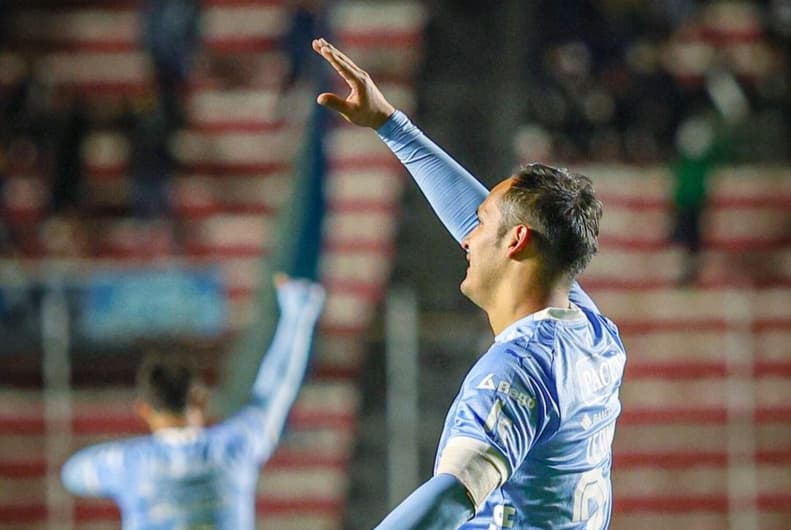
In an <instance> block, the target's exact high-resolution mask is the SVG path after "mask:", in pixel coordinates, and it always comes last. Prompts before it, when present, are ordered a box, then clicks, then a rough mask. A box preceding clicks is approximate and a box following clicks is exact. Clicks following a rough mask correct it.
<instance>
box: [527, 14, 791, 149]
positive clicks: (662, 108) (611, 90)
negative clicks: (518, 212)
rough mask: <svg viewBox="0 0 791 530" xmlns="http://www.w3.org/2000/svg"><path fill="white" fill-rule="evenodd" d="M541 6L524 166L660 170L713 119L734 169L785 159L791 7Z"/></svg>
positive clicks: (532, 55)
mask: <svg viewBox="0 0 791 530" xmlns="http://www.w3.org/2000/svg"><path fill="white" fill-rule="evenodd" d="M539 4H540V5H538V6H537V7H536V8H535V10H534V12H535V13H536V14H537V16H538V15H540V23H538V24H535V30H536V32H537V35H536V36H535V38H534V39H533V42H534V43H535V44H536V45H535V46H534V48H533V49H532V51H531V53H530V57H529V63H528V66H527V68H528V70H529V73H530V87H529V93H528V100H529V104H528V107H527V109H525V113H524V116H523V118H522V120H523V123H524V126H523V127H522V129H521V131H520V133H519V134H518V135H517V137H516V140H515V149H516V152H517V155H518V156H519V157H520V158H522V159H535V158H538V159H544V158H554V159H561V160H571V161H575V160H594V161H598V160H603V161H625V162H633V163H640V164H642V163H656V162H660V163H661V162H664V161H667V160H669V159H671V158H673V157H674V156H675V154H676V151H677V143H676V140H677V134H676V133H677V132H678V131H679V129H680V126H681V124H682V123H683V122H684V121H685V120H687V119H689V118H692V117H698V116H706V117H707V119H709V120H713V121H711V123H712V124H713V126H715V127H716V128H718V129H719V128H720V127H721V126H722V125H723V123H725V125H726V126H727V127H729V128H730V129H731V132H733V133H734V134H735V137H734V139H735V140H738V139H740V138H744V139H749V141H744V142H739V141H734V142H733V156H734V159H735V160H738V161H747V162H754V161H763V160H772V161H778V160H787V159H788V156H789V152H788V148H787V146H788V144H789V139H791V136H790V135H789V130H788V127H789V125H788V124H789V118H790V117H791V115H790V113H791V91H789V82H791V70H789V65H788V62H789V53H791V1H788V0H771V1H770V0H765V1H738V0H727V1H696V0H667V1H663V2H641V1H639V0H584V1H580V2H552V1H542V2H539ZM737 121H739V122H740V123H738V124H737V123H736V122H737ZM734 126H735V127H734Z"/></svg>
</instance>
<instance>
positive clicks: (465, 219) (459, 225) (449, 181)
mask: <svg viewBox="0 0 791 530" xmlns="http://www.w3.org/2000/svg"><path fill="white" fill-rule="evenodd" d="M377 133H378V134H379V137H380V138H381V139H382V140H383V141H384V142H385V143H386V144H387V146H388V147H389V148H390V150H391V151H393V153H394V154H395V155H396V156H397V157H398V159H399V160H400V161H401V163H402V164H404V166H405V167H406V168H407V170H408V171H409V173H410V174H411V175H412V177H413V178H414V179H415V182H416V183H417V185H418V187H420V189H421V191H422V192H423V194H424V195H425V196H426V199H428V201H429V203H430V204H431V206H432V208H434V211H435V212H436V213H437V215H438V216H439V218H440V220H441V221H442V223H443V224H444V225H445V227H446V228H447V229H448V230H449V231H450V233H451V235H453V237H454V238H455V239H456V241H458V242H459V243H461V241H462V239H464V237H465V236H466V235H467V234H468V233H469V232H470V231H471V230H472V229H473V228H475V226H476V225H477V224H478V216H477V214H476V210H477V208H478V206H479V205H480V204H481V203H482V202H483V200H484V199H485V198H486V196H487V195H488V193H489V192H488V190H487V189H486V187H485V186H483V184H481V183H480V182H479V181H478V180H477V179H476V178H475V177H474V176H473V175H472V174H471V173H470V172H469V171H467V170H466V169H464V167H462V166H461V164H459V163H458V162H456V160H454V159H453V158H452V157H451V156H450V155H448V154H447V153H446V152H445V151H443V150H442V148H440V147H439V146H438V145H437V144H435V143H434V142H433V141H431V140H430V139H429V138H428V137H427V136H426V135H425V134H423V132H422V131H421V130H420V129H418V128H417V127H416V126H415V125H414V124H412V123H411V122H410V121H409V119H408V118H407V117H406V115H405V114H403V113H402V112H396V113H394V114H393V115H392V116H391V117H390V118H389V119H388V120H387V122H385V124H384V125H383V126H382V127H380V128H379V129H378V130H377Z"/></svg>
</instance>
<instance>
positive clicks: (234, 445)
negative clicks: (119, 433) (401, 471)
mask: <svg viewBox="0 0 791 530" xmlns="http://www.w3.org/2000/svg"><path fill="white" fill-rule="evenodd" d="M275 281H276V289H277V300H278V305H279V307H280V312H281V316H280V319H279V321H278V326H277V329H276V331H275V336H274V338H273V341H272V344H271V346H270V347H269V350H268V351H267V353H266V355H264V357H263V361H262V362H261V365H260V368H259V370H258V375H257V377H256V380H255V384H254V385H253V389H252V393H251V394H252V395H251V396H250V401H249V403H248V404H247V405H246V406H245V407H243V408H242V409H241V410H240V411H239V412H238V413H236V414H235V415H233V416H232V417H230V418H228V419H227V420H225V421H223V422H222V423H219V424H217V425H214V426H212V427H205V426H204V407H205V404H206V403H205V401H206V400H205V399H204V398H203V396H202V393H201V391H200V387H199V381H198V380H197V374H196V372H195V370H194V367H193V366H192V364H191V363H190V362H189V359H187V358H184V357H179V356H173V355H166V356H159V357H154V358H148V359H146V360H145V361H144V362H143V363H142V365H141V366H140V369H139V371H138V381H137V386H138V394H139V399H138V402H137V403H136V409H137V411H138V413H139V414H140V416H141V417H142V418H143V420H145V422H146V424H147V425H148V427H149V428H150V429H151V432H152V434H151V435H149V436H142V437H138V438H131V439H128V440H122V441H117V442H109V443H103V444H99V445H95V446H92V447H88V448H85V449H82V450H81V451H79V452H77V453H76V454H75V455H74V456H72V457H71V458H70V459H69V460H68V461H67V462H66V464H65V465H64V467H63V471H62V479H63V484H64V485H65V486H66V488H67V489H68V490H69V491H71V492H72V493H75V494H77V495H83V496H91V497H110V498H112V499H113V500H114V501H115V502H116V503H117V504H118V506H119V508H120V509H121V514H122V518H123V528H125V529H131V528H134V529H176V528H189V529H196V528H201V529H204V528H205V529H210V528H211V529H215V528H217V529H228V530H231V529H233V530H240V529H252V528H254V527H255V491H256V486H257V484H258V474H259V467H260V466H261V464H262V463H263V462H265V461H266V460H267V459H268V458H269V457H270V455H271V454H272V453H273V452H274V450H275V448H276V447H277V443H278V440H279V438H280V434H281V432H282V430H283V427H284V425H285V422H286V418H287V416H288V412H289V410H290V408H291V405H292V404H293V402H294V400H295V398H296V396H297V393H298V391H299V388H300V383H301V381H302V378H303V376H304V374H305V369H306V366H307V364H308V358H309V353H310V348H311V342H312V337H313V332H314V328H315V326H316V322H317V320H318V317H319V314H320V312H321V309H322V305H323V301H324V290H323V288H322V287H321V286H319V285H318V284H315V283H312V282H309V281H306V280H293V279H290V278H287V277H285V276H279V277H276V280H275Z"/></svg>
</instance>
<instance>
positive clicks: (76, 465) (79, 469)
mask: <svg viewBox="0 0 791 530" xmlns="http://www.w3.org/2000/svg"><path fill="white" fill-rule="evenodd" d="M126 457H127V455H126V451H125V444H124V442H110V443H105V444H99V445H94V446H90V447H86V448H84V449H81V450H80V451H77V452H76V453H75V454H74V455H72V456H71V457H70V458H69V459H68V460H67V461H66V463H65V464H64V465H63V468H62V469H61V481H62V482H63V485H64V486H65V488H66V489H67V490H69V491H70V492H71V493H74V494H75V495H81V496H84V497H113V496H115V495H116V494H117V493H118V492H119V491H120V490H121V488H122V487H123V484H124V483H125V481H126V480H127V477H126V475H125V469H127V466H126V465H125V462H124V460H125V459H126Z"/></svg>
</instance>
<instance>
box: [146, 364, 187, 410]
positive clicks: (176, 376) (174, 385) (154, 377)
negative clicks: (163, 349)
mask: <svg viewBox="0 0 791 530" xmlns="http://www.w3.org/2000/svg"><path fill="white" fill-rule="evenodd" d="M196 383H197V368H196V366H195V362H194V361H193V359H192V358H190V357H187V356H185V355H182V354H178V353H173V354H161V353H152V354H148V355H146V357H145V358H144V359H143V361H142V362H141V363H140V367H139V368H138V370H137V393H138V397H139V398H140V399H141V400H143V401H144V402H146V403H147V404H148V405H150V406H151V407H152V408H153V409H155V410H157V411H159V412H168V413H171V414H185V413H186V412H187V404H188V402H189V395H190V391H191V390H192V387H193V385H194V384H196Z"/></svg>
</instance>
